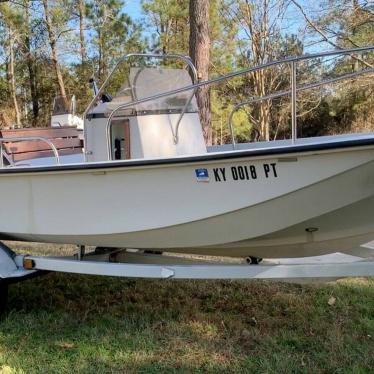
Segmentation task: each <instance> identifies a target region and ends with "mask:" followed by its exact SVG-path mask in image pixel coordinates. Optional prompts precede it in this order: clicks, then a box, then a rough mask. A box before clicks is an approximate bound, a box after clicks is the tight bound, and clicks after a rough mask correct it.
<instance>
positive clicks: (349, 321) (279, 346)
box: [0, 274, 374, 373]
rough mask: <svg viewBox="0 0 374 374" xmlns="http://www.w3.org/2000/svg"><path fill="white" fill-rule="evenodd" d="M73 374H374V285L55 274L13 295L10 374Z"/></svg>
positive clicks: (2, 360) (4, 349) (4, 326)
mask: <svg viewBox="0 0 374 374" xmlns="http://www.w3.org/2000/svg"><path fill="white" fill-rule="evenodd" d="M331 297H334V298H336V302H335V303H334V304H333V305H329V303H328V301H329V299H330V298H331ZM73 371H75V372H79V373H112V372H114V373H121V372H144V373H152V372H154V373H156V372H238V373H239V372H240V373H241V372H247V373H252V372H253V373H258V372H267V373H273V372H274V373H289V372H295V373H299V372H300V373H304V372H305V373H310V372H313V373H314V372H323V373H331V372H336V373H373V372H374V279H373V278H370V279H369V278H367V279H347V280H341V281H338V282H334V283H328V284H322V285H302V286H301V285H293V284H282V283H271V282H258V281H172V280H167V281H153V280H152V281H150V280H129V279H118V278H105V277H93V276H78V275H69V274H48V275H46V276H44V277H40V278H35V279H31V280H28V281H25V282H24V283H20V284H16V285H12V286H11V288H10V294H9V306H8V312H7V315H6V316H5V317H4V318H3V320H2V321H1V324H0V373H64V372H66V373H72V372H73Z"/></svg>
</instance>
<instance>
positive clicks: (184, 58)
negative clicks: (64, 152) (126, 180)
mask: <svg viewBox="0 0 374 374" xmlns="http://www.w3.org/2000/svg"><path fill="white" fill-rule="evenodd" d="M132 57H144V58H156V59H160V60H162V59H179V60H182V61H184V62H185V63H186V64H187V65H188V67H189V68H190V69H191V72H192V79H193V84H196V82H197V70H196V67H195V65H194V64H193V62H192V60H191V58H190V57H189V56H184V55H181V54H178V53H167V54H162V55H160V54H154V53H128V54H126V55H124V56H123V57H122V58H121V59H120V60H119V61H118V62H117V64H116V65H115V66H114V68H113V70H112V71H111V72H110V74H109V75H108V77H107V78H106V79H105V81H104V83H103V84H102V85H101V87H100V89H99V91H98V92H97V94H96V95H95V97H94V98H93V99H92V100H91V102H90V103H89V104H88V106H87V108H86V110H85V111H84V113H83V120H84V121H86V117H87V114H88V112H89V111H90V110H91V108H92V107H93V106H94V105H95V103H96V102H97V101H98V100H99V98H100V97H101V95H102V93H103V91H104V89H105V87H106V85H107V84H108V82H109V81H110V79H111V77H112V76H113V74H114V72H115V71H116V70H117V68H118V66H120V65H121V64H123V63H124V62H125V61H127V60H129V59H130V58H132ZM194 94H195V91H194V92H193V94H192V95H191V98H190V99H189V100H188V102H187V103H186V105H185V107H184V108H183V110H182V113H181V115H180V117H179V119H178V121H177V128H178V127H179V124H180V122H181V120H182V118H183V115H184V112H185V111H186V110H187V107H188V105H189V103H190V102H191V100H192V98H193V96H194ZM135 101H136V100H135ZM116 111H117V110H116V109H115V110H114V112H116ZM112 114H113V112H112V113H111V115H110V116H109V119H108V123H110V120H111V119H112V117H113V115H112ZM108 127H110V126H107V131H106V134H107V141H110V139H109V138H110V128H109V129H108ZM108 133H109V134H108ZM83 137H84V144H85V147H86V144H87V138H86V131H85V130H84V133H83ZM108 137H109V138H108ZM110 149H111V148H110ZM86 155H87V153H86V151H85V152H84V159H85V161H86ZM111 157H112V156H111V152H110V155H109V154H108V159H109V160H110V159H111Z"/></svg>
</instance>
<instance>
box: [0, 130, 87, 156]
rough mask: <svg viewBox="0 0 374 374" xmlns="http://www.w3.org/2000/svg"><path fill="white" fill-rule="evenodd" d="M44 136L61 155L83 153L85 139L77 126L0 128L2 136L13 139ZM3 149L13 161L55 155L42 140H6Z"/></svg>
mask: <svg viewBox="0 0 374 374" xmlns="http://www.w3.org/2000/svg"><path fill="white" fill-rule="evenodd" d="M33 136H38V137H43V138H46V139H48V140H50V141H51V142H52V143H53V144H54V146H55V147H56V149H57V151H58V154H59V155H60V156H64V155H72V154H78V153H82V149H83V140H82V139H80V137H79V131H78V130H77V129H76V128H71V127H60V128H47V127H46V128H29V129H16V130H0V138H5V139H12V138H19V137H22V138H23V137H25V138H27V137H33ZM3 150H4V151H5V153H6V155H7V156H8V157H7V158H8V159H9V158H10V159H11V160H12V162H13V163H14V162H19V161H24V160H31V159H35V158H43V157H53V156H54V153H53V151H52V149H51V147H50V146H49V145H48V144H47V143H46V142H44V141H42V140H40V141H39V140H30V141H27V140H23V141H14V142H6V143H5V142H4V143H3Z"/></svg>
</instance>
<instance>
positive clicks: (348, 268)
mask: <svg viewBox="0 0 374 374" xmlns="http://www.w3.org/2000/svg"><path fill="white" fill-rule="evenodd" d="M343 256H344V255H343ZM320 257H323V256H320ZM345 257H348V260H347V258H345V260H344V262H341V261H337V260H336V259H335V260H332V261H322V260H320V259H318V260H317V261H314V262H310V261H309V263H308V259H304V260H305V263H302V262H301V263H300V262H297V261H296V262H295V261H293V262H292V261H291V262H290V261H289V262H287V261H286V262H283V263H282V262H277V261H271V260H268V261H264V262H263V264H256V263H257V261H253V259H252V261H247V262H246V261H244V262H242V263H238V262H236V263H227V262H222V259H220V260H221V261H217V260H205V259H203V258H202V257H199V258H189V257H187V258H186V257H182V256H175V255H169V254H167V255H164V254H162V253H161V252H153V251H137V250H126V249H119V248H107V249H103V248H99V247H97V248H96V250H94V251H91V252H88V253H86V252H85V247H84V246H79V247H78V251H77V253H76V254H75V255H74V256H70V257H49V256H31V255H17V254H16V253H15V252H14V251H13V250H12V249H10V248H9V247H8V246H7V245H5V244H4V243H2V242H0V311H1V310H3V309H4V307H5V304H6V298H7V289H8V284H10V283H16V282H19V281H22V280H25V279H28V278H30V277H33V276H37V275H41V274H44V273H45V272H62V273H74V274H87V275H104V276H111V277H127V278H153V279H201V280H202V279H264V280H273V281H287V282H313V281H331V280H336V279H339V278H344V277H366V276H374V257H371V258H360V257H354V256H345ZM249 263H251V264H249ZM254 264H255V265H254Z"/></svg>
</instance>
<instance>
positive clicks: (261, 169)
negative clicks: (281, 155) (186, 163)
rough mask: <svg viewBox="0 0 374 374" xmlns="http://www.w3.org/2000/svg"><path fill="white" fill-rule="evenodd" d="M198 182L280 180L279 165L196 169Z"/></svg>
mask: <svg viewBox="0 0 374 374" xmlns="http://www.w3.org/2000/svg"><path fill="white" fill-rule="evenodd" d="M195 175H196V179H197V181H198V182H209V181H210V177H211V178H212V180H213V181H214V182H227V181H243V180H256V179H259V178H278V170H277V163H276V162H273V163H270V164H262V165H238V166H231V167H223V168H212V169H209V170H208V169H204V168H202V169H195Z"/></svg>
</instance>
